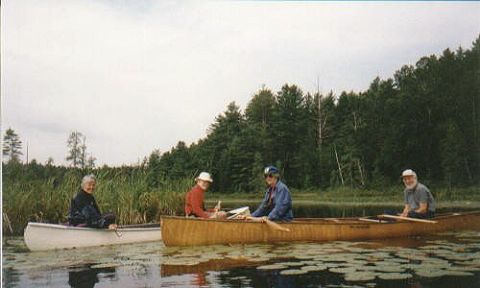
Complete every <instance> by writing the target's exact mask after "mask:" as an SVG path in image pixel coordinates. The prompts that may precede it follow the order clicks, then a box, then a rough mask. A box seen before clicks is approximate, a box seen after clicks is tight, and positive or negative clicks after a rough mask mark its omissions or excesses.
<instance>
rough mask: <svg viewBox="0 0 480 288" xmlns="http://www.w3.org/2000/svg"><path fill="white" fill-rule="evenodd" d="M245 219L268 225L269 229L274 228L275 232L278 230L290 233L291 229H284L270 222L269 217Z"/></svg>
mask: <svg viewBox="0 0 480 288" xmlns="http://www.w3.org/2000/svg"><path fill="white" fill-rule="evenodd" d="M245 219H248V220H252V221H254V222H263V223H265V224H267V225H268V227H270V228H272V229H273V230H278V231H283V232H290V229H288V228H285V227H282V226H280V225H278V224H277V223H275V222H273V221H271V220H268V218H267V217H252V216H247V217H246V218H245Z"/></svg>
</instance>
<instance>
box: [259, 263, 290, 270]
mask: <svg viewBox="0 0 480 288" xmlns="http://www.w3.org/2000/svg"><path fill="white" fill-rule="evenodd" d="M286 268H288V266H285V265H281V264H271V265H263V266H258V267H257V269H258V270H279V269H286Z"/></svg>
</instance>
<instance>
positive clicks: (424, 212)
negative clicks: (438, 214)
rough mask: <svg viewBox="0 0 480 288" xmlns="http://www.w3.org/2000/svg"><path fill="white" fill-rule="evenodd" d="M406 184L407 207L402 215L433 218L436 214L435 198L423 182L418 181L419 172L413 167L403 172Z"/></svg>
mask: <svg viewBox="0 0 480 288" xmlns="http://www.w3.org/2000/svg"><path fill="white" fill-rule="evenodd" d="M402 180H403V184H405V190H404V192H403V193H404V196H405V208H404V209H403V212H402V213H401V214H400V216H403V217H411V218H420V219H426V218H433V217H434V216H435V200H434V199H433V196H432V193H431V192H430V190H428V188H427V187H426V186H425V185H423V184H422V183H420V182H418V179H417V173H415V171H413V170H412V169H407V170H405V171H403V172H402Z"/></svg>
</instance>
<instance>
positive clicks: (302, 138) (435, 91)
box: [3, 37, 480, 193]
mask: <svg viewBox="0 0 480 288" xmlns="http://www.w3.org/2000/svg"><path fill="white" fill-rule="evenodd" d="M479 102H480V37H479V38H477V39H476V40H475V41H474V42H473V45H472V47H471V49H467V50H464V49H462V48H458V49H457V50H456V51H451V50H450V49H446V50H444V51H443V53H442V54H441V55H439V56H436V55H430V56H425V57H422V58H421V59H419V60H418V61H417V62H416V64H415V65H405V66H403V67H401V68H400V69H399V70H398V71H396V72H395V73H394V75H393V77H392V78H388V79H386V80H382V79H380V78H378V77H377V78H375V79H374V80H373V81H372V82H371V84H370V86H369V88H368V89H367V90H366V91H363V92H358V93H357V92H353V91H350V92H342V93H341V94H340V95H335V94H334V93H332V92H330V93H326V94H321V93H318V92H317V93H304V92H303V91H302V90H301V89H300V88H299V87H298V86H296V85H289V84H285V85H284V86H283V87H282V88H281V89H280V91H276V92H274V91H272V90H271V89H268V88H266V87H262V88H261V89H260V90H259V91H257V92H256V93H255V94H254V95H253V96H252V98H251V100H250V102H249V103H248V105H247V107H246V108H245V110H244V111H242V110H241V109H240V107H239V106H238V105H236V104H235V102H232V103H230V104H229V105H228V106H227V108H226V111H224V112H223V113H221V114H219V115H218V116H217V117H216V118H215V120H214V122H213V123H212V124H211V125H210V127H209V129H208V133H207V136H206V137H205V138H203V139H200V140H198V142H196V143H193V144H191V145H187V144H186V143H185V142H183V141H180V142H178V143H177V145H176V146H175V147H173V148H172V149H171V150H169V151H166V152H164V153H162V152H160V151H158V150H155V151H153V152H152V153H151V154H150V155H149V157H148V158H146V159H145V161H144V163H142V164H141V165H140V166H141V167H131V169H130V170H132V169H133V170H135V169H141V170H144V171H145V173H146V177H147V178H146V179H147V182H148V186H149V187H150V188H152V189H156V188H159V187H162V185H165V183H166V182H168V181H177V180H179V179H185V178H190V179H192V178H193V177H194V176H195V175H196V174H197V173H198V172H200V171H202V170H205V171H209V172H211V173H212V174H213V177H214V183H213V184H214V185H213V187H212V189H213V190H214V191H219V192H223V193H230V192H255V191H258V189H259V188H260V187H262V186H263V178H262V177H263V176H262V170H263V168H264V167H265V166H266V165H276V166H277V167H278V168H279V169H280V170H281V172H282V178H283V179H284V181H285V182H286V183H287V184H288V185H289V186H290V187H292V188H298V189H325V188H331V187H336V186H346V187H352V188H372V187H375V188H378V187H382V186H385V185H392V184H393V183H398V181H399V175H400V173H401V171H402V170H403V169H406V168H412V169H414V170H415V171H417V173H418V175H419V177H420V178H421V181H422V182H427V184H434V185H437V186H444V187H465V186H475V185H478V184H479V183H480V103H479ZM11 132H12V131H11ZM11 132H10V134H9V132H8V130H7V134H6V135H5V137H4V149H3V151H4V155H10V158H11V159H16V160H18V153H17V154H16V155H17V156H15V153H14V151H17V152H19V151H20V150H18V145H17V146H15V145H13V146H12V145H10V146H8V145H7V144H8V143H17V144H18V141H20V140H19V139H18V137H17V138H16V140H15V139H14V140H13V141H11V140H8V139H11V138H12V135H11ZM75 133H79V132H75ZM8 135H10V136H8ZM72 135H73V136H72ZM7 136H8V137H9V138H7ZM6 139H7V140H6ZM15 141H17V142H15ZM20 143H21V142H20ZM9 147H10V148H9ZM15 147H16V148H15ZM68 147H69V155H68V156H67V160H68V161H70V162H71V163H72V166H73V167H81V168H82V167H83V168H93V167H94V161H95V159H94V158H93V157H92V158H91V159H90V160H91V161H90V162H89V161H88V159H87V158H85V155H86V153H85V150H86V146H85V138H84V136H83V135H81V133H80V135H78V134H76V136H75V135H74V134H73V132H72V134H71V135H70V137H69V141H68ZM9 149H10V150H9ZM9 153H10V154H9ZM12 153H13V154H12ZM82 155H83V156H82ZM38 166H39V167H42V168H39V169H46V168H45V167H46V166H48V165H45V166H43V165H41V164H39V165H38ZM50 166H51V165H50ZM59 169H60V168H59ZM103 169H105V167H103ZM112 169H113V168H112ZM124 169H127V168H126V167H124ZM127 170H129V169H127Z"/></svg>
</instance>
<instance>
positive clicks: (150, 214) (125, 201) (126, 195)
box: [2, 170, 193, 235]
mask: <svg viewBox="0 0 480 288" xmlns="http://www.w3.org/2000/svg"><path fill="white" fill-rule="evenodd" d="M84 174H85V173H83V172H82V171H75V170H73V171H69V172H67V173H66V174H65V175H64V176H63V177H61V179H59V178H55V177H52V178H47V179H46V180H43V181H42V180H32V181H24V180H21V181H20V180H16V179H5V177H4V181H3V213H4V215H3V219H4V220H7V221H4V222H3V227H2V228H3V233H6V234H14V235H20V234H22V233H23V229H24V228H25V227H26V225H27V223H28V222H29V221H35V222H46V223H66V222H67V216H68V209H69V207H70V201H71V199H72V197H73V196H74V195H75V194H76V193H77V191H78V190H79V189H80V181H81V178H82V176H83V175H84ZM94 174H96V175H97V188H96V190H95V194H94V196H95V198H96V200H97V203H98V205H99V207H100V210H101V211H102V212H109V211H110V212H114V213H115V214H116V215H117V223H118V224H120V225H126V224H139V223H149V222H158V221H159V219H160V215H162V214H168V215H179V214H181V213H182V211H183V202H184V195H185V192H186V191H188V189H189V188H191V186H192V185H193V180H191V179H179V180H170V181H162V183H161V184H160V185H158V187H149V184H148V181H147V176H146V173H135V174H134V175H124V173H121V172H112V171H97V173H95V171H94Z"/></svg>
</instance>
